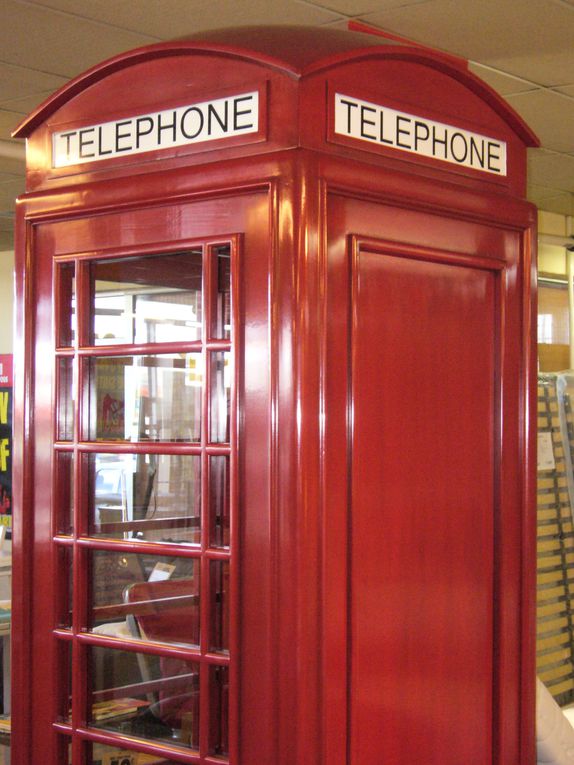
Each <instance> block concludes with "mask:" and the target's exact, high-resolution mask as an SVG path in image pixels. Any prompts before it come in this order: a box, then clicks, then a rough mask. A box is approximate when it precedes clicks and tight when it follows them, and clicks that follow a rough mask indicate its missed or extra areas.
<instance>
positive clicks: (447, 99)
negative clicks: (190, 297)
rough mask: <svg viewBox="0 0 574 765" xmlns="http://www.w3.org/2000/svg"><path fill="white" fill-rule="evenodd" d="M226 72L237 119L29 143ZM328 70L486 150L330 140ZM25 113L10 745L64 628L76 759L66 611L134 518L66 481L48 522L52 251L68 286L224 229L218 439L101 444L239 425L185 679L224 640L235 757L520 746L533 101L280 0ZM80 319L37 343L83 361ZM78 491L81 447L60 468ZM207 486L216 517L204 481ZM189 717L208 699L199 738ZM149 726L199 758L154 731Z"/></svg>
mask: <svg viewBox="0 0 574 765" xmlns="http://www.w3.org/2000/svg"><path fill="white" fill-rule="evenodd" d="M247 87H248V88H249V89H255V88H257V89H258V90H259V91H260V93H261V109H262V115H263V121H262V125H261V130H260V131H259V133H258V134H257V135H255V136H254V137H253V136H251V137H249V138H248V140H236V139H233V140H230V141H228V142H227V143H225V142H222V143H221V144H218V142H211V145H209V146H208V145H194V146H188V147H179V148H177V149H170V150H165V151H155V152H151V153H149V154H141V155H132V156H124V157H121V158H116V159H113V160H109V161H102V162H95V163H91V164H86V165H82V166H77V167H72V168H65V169H58V170H56V169H53V168H51V167H50V164H51V159H50V136H51V133H52V132H53V131H55V130H60V129H62V125H71V126H79V125H90V124H95V123H97V122H102V121H105V120H110V119H120V118H124V117H126V116H130V115H134V114H143V113H146V112H148V111H150V112H151V111H159V110H161V109H167V108H170V107H174V106H176V105H180V104H182V103H194V102H200V101H202V100H206V99H210V98H217V97H219V96H220V95H221V94H222V93H223V94H230V93H234V92H238V91H237V89H238V88H241V89H242V90H244V89H245V88H247ZM335 92H348V93H349V94H350V95H355V96H357V97H361V98H366V99H367V100H369V99H370V100H373V101H374V102H376V103H381V104H389V105H391V106H393V107H395V108H399V109H403V110H404V111H407V112H409V113H414V114H419V115H421V116H426V117H428V118H430V119H436V120H439V121H444V122H446V123H448V124H455V125H460V126H461V127H466V128H468V129H471V130H472V129H473V130H476V131H477V132H480V133H485V134H488V135H492V136H493V137H495V138H499V139H503V140H506V141H507V144H508V156H509V174H508V177H507V178H505V179H504V178H495V179H493V178H491V177H486V176H485V175H484V174H482V173H479V172H477V171H472V170H466V169H464V168H461V167H452V166H445V165H444V164H443V163H440V162H437V161H433V160H425V159H424V158H421V157H418V156H414V155H404V153H403V154H399V153H397V152H396V151H393V150H392V149H387V148H385V147H380V148H379V149H377V150H376V151H374V150H373V147H370V146H368V147H364V146H359V145H355V143H353V142H351V141H347V142H344V141H340V140H338V139H337V140H334V138H335V137H334V135H333V131H332V113H331V110H330V106H329V105H330V104H331V99H332V97H333V94H334V93H335ZM103 105H105V108H104V106H103ZM20 134H21V135H28V136H29V147H30V151H29V162H28V175H27V194H26V195H25V196H24V198H23V199H22V201H21V203H20V204H19V210H20V211H21V212H19V231H18V283H17V284H18V296H19V302H18V311H19V314H18V316H19V321H18V328H19V332H20V338H19V339H20V340H21V343H20V345H19V351H18V354H17V358H16V387H15V405H16V408H15V428H16V430H15V433H16V440H17V444H16V448H15V460H14V463H15V465H14V483H15V500H16V502H15V504H16V513H17V515H16V517H15V536H14V561H15V572H18V579H17V583H16V586H15V596H14V631H15V634H16V635H17V636H18V639H15V641H14V644H15V645H16V644H17V645H18V646H20V647H21V650H22V653H21V654H20V653H18V654H15V661H14V674H15V678H14V687H17V688H19V689H23V693H22V695H21V696H17V697H16V696H15V698H14V709H15V720H14V747H13V755H14V757H13V762H14V765H29V764H30V762H40V761H42V762H46V763H47V765H61V757H62V750H63V746H64V745H63V743H62V742H65V741H66V739H65V737H66V736H70V735H71V733H72V728H71V726H69V725H68V724H67V723H66V722H62V721H61V720H60V721H58V719H57V715H58V712H59V713H60V716H61V711H62V710H63V709H65V707H66V702H67V699H66V698H65V694H66V690H65V685H66V684H65V683H61V682H60V679H61V678H60V675H61V673H62V666H63V664H64V662H63V661H62V658H61V654H62V653H65V648H64V649H62V647H63V646H71V645H72V643H74V673H75V678H76V684H75V687H74V698H75V701H76V709H75V711H74V714H73V720H72V722H73V724H74V725H75V726H76V735H75V736H74V758H75V759H74V762H73V765H90V763H87V764H86V763H85V762H84V760H85V755H84V750H85V742H86V741H90V740H92V741H101V742H110V741H111V740H113V739H112V737H111V736H110V734H109V733H107V732H103V731H97V732H95V731H90V730H89V729H88V728H87V719H86V718H87V715H86V711H87V710H86V709H85V708H84V706H83V705H84V701H83V700H84V699H85V698H86V695H87V692H88V690H89V682H90V679H89V673H86V672H84V664H85V662H86V658H87V655H88V651H89V648H90V646H91V645H99V646H102V645H105V644H106V638H105V637H102V636H92V635H90V634H89V633H88V632H87V631H86V628H87V626H88V620H89V612H90V609H89V604H88V602H87V598H88V578H87V569H86V565H87V564H86V562H87V560H88V559H89V556H90V554H91V551H92V550H93V549H94V548H99V549H102V550H114V549H115V550H117V551H118V552H119V551H124V552H125V553H126V554H129V553H133V552H135V551H137V550H138V549H142V543H138V542H132V541H127V540H117V542H116V541H115V540H101V541H100V540H96V539H90V538H89V537H88V536H87V534H88V531H89V529H88V525H87V522H86V520H87V519H86V517H85V512H83V510H82V505H81V504H78V507H77V511H76V532H75V533H76V537H73V536H72V537H66V536H59V537H57V538H56V540H55V541H54V525H53V519H52V517H51V514H52V515H54V514H56V513H57V504H58V500H59V498H58V497H57V496H56V495H55V494H53V493H52V494H51V493H50V491H49V487H50V485H51V481H52V478H53V476H54V474H55V471H54V470H53V467H52V457H51V455H52V453H53V451H54V449H53V444H52V442H53V438H52V436H53V432H52V431H53V424H54V422H53V421H54V417H55V415H54V384H53V363H54V362H53V358H54V353H55V345H54V343H55V340H54V326H53V325H54V322H55V321H56V320H60V321H61V315H62V304H63V303H66V302H67V301H68V297H67V292H66V290H65V289H63V290H62V291H61V292H60V304H59V305H56V306H54V301H53V290H54V283H53V274H54V264H55V263H56V262H59V263H64V262H68V261H70V262H71V261H74V262H76V264H77V269H78V278H77V284H78V289H79V291H80V292H81V293H82V294H83V296H84V298H86V297H87V291H88V280H87V271H86V268H87V264H88V263H89V262H90V259H92V258H96V257H97V258H98V259H99V258H105V257H107V258H115V257H118V256H129V255H135V256H138V255H143V254H146V253H148V254H150V253H168V252H173V251H174V250H180V249H182V248H185V247H188V246H191V245H193V244H197V243H203V244H205V246H206V247H209V246H210V245H211V244H213V243H214V242H219V241H226V242H230V243H232V245H233V247H235V248H236V251H237V256H238V257H237V268H236V270H235V272H234V276H233V279H234V287H235V294H236V295H237V301H236V302H235V304H234V307H233V310H234V316H235V320H236V326H237V328H238V329H237V333H236V335H235V336H234V337H233V338H232V345H233V347H234V348H235V349H236V353H237V358H238V362H239V363H238V364H237V366H236V370H235V375H236V376H235V380H234V383H233V390H232V406H234V407H235V405H236V406H237V416H236V417H235V418H234V420H233V422H232V423H231V443H230V444H229V445H219V444H218V445H212V446H207V447H206V446H205V442H206V439H207V430H204V441H203V445H196V444H188V445H185V446H180V445H178V444H170V445H165V446H164V445H158V444H150V445H148V444H136V445H131V444H117V445H115V444H113V443H111V444H105V445H103V446H102V447H101V450H102V451H110V450H111V451H117V453H131V452H133V453H145V452H146V451H149V452H150V453H161V452H162V451H165V452H166V453H178V452H179V451H182V452H184V453H187V454H199V453H201V452H202V450H203V452H204V453H205V454H206V455H208V454H220V455H226V454H229V453H230V452H233V453H235V451H234V450H235V449H237V454H238V459H237V461H236V462H235V463H233V466H232V475H231V483H230V487H231V508H232V510H231V515H232V517H231V540H232V542H231V547H232V549H234V550H235V551H236V553H235V554H233V553H232V554H231V573H230V578H231V588H232V591H233V592H234V593H235V595H234V600H233V604H234V605H233V608H232V611H231V635H230V642H231V651H230V658H229V659H227V658H224V659H223V658H218V656H217V654H216V653H215V652H213V651H211V652H208V653H205V652H204V654H203V659H204V662H203V667H202V677H201V680H200V683H201V688H202V692H203V695H204V697H205V696H206V689H207V684H206V680H207V676H208V675H207V673H208V671H210V668H211V667H213V666H216V665H217V664H218V663H219V664H220V665H221V666H224V665H225V666H229V671H230V685H231V697H230V723H229V729H230V732H229V735H230V758H229V759H230V763H231V765H267V764H269V765H293V763H297V765H300V764H301V765H302V764H303V763H305V764H307V763H309V765H371V763H373V765H374V763H377V765H378V763H379V762H381V761H382V760H384V761H385V765H386V762H387V760H388V762H389V763H390V762H392V763H393V765H394V763H397V765H418V763H423V762H424V765H451V764H452V765H458V763H462V762H464V763H469V765H518V764H519V765H533V751H534V747H533V742H534V739H533V735H534V725H533V715H534V662H533V637H532V635H533V571H534V556H533V545H532V540H533V528H534V526H533V519H532V515H533V513H532V511H533V496H534V494H533V477H534V469H533V464H534V463H533V456H532V455H533V454H534V451H533V450H534V441H533V439H534V431H535V426H534V415H533V412H534V409H533V407H532V391H533V390H534V386H533V380H534V374H535V367H534V364H533V355H532V352H531V343H532V342H533V331H534V330H533V326H534V324H533V321H532V316H533V268H534V266H533V263H534V259H533V257H532V249H533V244H532V242H533V231H534V220H535V215H534V211H533V209H532V208H530V207H529V206H528V205H527V204H526V203H524V201H523V199H522V197H523V195H524V189H525V172H526V170H525V168H526V152H525V148H526V146H527V145H532V144H533V143H535V139H534V137H533V136H532V134H531V132H530V131H529V130H528V129H527V128H526V127H525V126H524V124H523V123H522V121H521V120H520V119H519V118H518V117H517V116H516V115H515V114H514V113H512V112H510V111H509V110H508V108H507V107H506V106H503V105H502V104H501V101H500V99H499V98H498V96H496V94H494V93H493V92H492V91H490V90H489V89H488V88H487V87H486V86H484V85H483V84H482V83H480V82H479V81H478V80H477V79H476V78H475V77H473V76H472V75H470V74H469V73H468V72H465V71H464V70H463V69H462V68H461V67H459V66H454V65H452V64H451V63H450V62H448V61H446V60H445V59H444V57H441V56H438V55H437V56H435V55H433V54H432V53H431V52H428V51H421V50H420V49H410V48H407V47H405V46H394V45H392V46H384V45H379V44H378V42H377V41H376V40H374V39H373V38H372V37H368V36H364V35H358V36H356V35H347V34H346V33H339V32H338V31H335V30H322V31H319V30H313V31H309V30H307V31H305V32H303V31H295V30H284V29H283V30H268V31H267V32H262V31H257V32H255V33H254V32H253V31H248V32H227V33H222V34H221V35H214V36H213V39H212V41H209V40H207V39H200V38H197V39H195V40H189V41H183V42H181V41H180V42H175V43H165V44H160V45H157V46H150V47H149V48H146V49H140V50H139V51H136V52H131V53H126V54H122V55H120V56H118V57H116V58H115V59H113V60H112V61H110V62H105V63H104V64H102V65H100V66H97V67H95V68H94V69H92V70H91V71H90V72H88V73H86V74H85V75H82V76H80V77H79V78H77V79H76V80H75V81H73V82H72V83H71V84H70V85H69V86H67V87H65V88H63V89H62V90H61V91H60V92H59V93H58V94H56V95H55V96H54V97H53V98H51V99H49V101H48V102H46V104H45V105H44V106H43V107H42V108H40V109H39V110H38V111H37V112H36V113H35V114H33V115H31V117H30V118H29V119H28V120H27V121H26V122H25V123H24V124H23V126H22V128H21V130H20ZM245 138H246V139H247V136H246V137H245ZM205 295H206V297H207V298H208V299H209V297H210V296H211V295H212V291H211V289H210V287H209V284H208V285H207V287H206V293H205ZM207 310H208V313H209V306H207ZM411 317H415V318H416V320H415V318H411ZM88 329H89V327H88V316H87V313H85V312H84V313H83V314H81V316H80V328H79V336H80V341H81V348H80V347H77V348H74V349H68V348H66V349H62V348H60V349H57V353H58V354H59V355H60V356H69V355H72V354H73V353H75V354H76V355H77V356H78V358H81V361H82V363H78V374H79V390H80V391H83V392H84V393H86V392H87V391H88V383H89V380H88V379H87V372H86V370H87V366H86V364H87V362H88V361H89V360H90V359H92V358H93V357H97V356H98V354H100V353H103V351H102V349H101V348H98V347H97V346H91V345H89V342H90V340H89V331H88ZM178 347H179V346H178V345H177V344H173V343H169V344H167V345H166V346H165V349H166V350H169V351H174V350H176V349H178ZM199 347H200V345H199V344H198V343H195V344H194V343H190V344H188V345H187V346H185V347H183V346H182V347H180V350H186V351H188V352H190V351H197V350H198V349H199ZM228 347H229V343H228V342H227V341H221V340H220V339H219V338H216V339H212V338H208V342H207V344H206V349H207V350H220V351H221V350H225V349H227V348H228ZM453 349H454V351H453ZM126 350H127V349H126V348H125V347H120V346H118V347H115V348H113V349H111V350H110V355H116V356H117V355H121V354H122V353H124V352H125V351H126ZM132 350H134V351H136V352H138V353H144V352H149V351H151V350H152V349H151V348H150V347H148V346H135V347H134V348H133V349H132ZM451 351H453V352H452V353H451ZM106 353H107V351H106ZM84 362H85V363H84ZM208 411H209V406H208V401H207V400H205V401H204V413H206V414H207V413H208ZM77 419H78V427H79V430H77V431H76V440H74V441H71V442H68V441H66V442H61V443H59V444H58V445H57V446H56V447H55V450H56V451H59V452H63V451H66V450H68V451H76V452H81V453H82V454H83V455H87V454H89V453H93V452H94V451H98V450H100V445H94V444H93V443H87V442H84V441H82V440H81V439H80V440H78V434H79V437H81V438H85V437H86V435H87V425H88V412H87V410H86V408H85V407H84V408H82V409H81V410H80V411H78V412H77ZM204 447H205V448H204ZM401 449H402V450H403V451H402V452H401V451H400V450H401ZM401 455H402V456H401ZM380 475H382V476H383V480H382V481H379V480H378V478H379V476H380ZM204 487H205V488H207V487H206V485H205V483H204ZM85 491H86V481H85V470H84V469H83V468H82V469H80V466H79V467H78V468H77V473H76V494H77V496H82V494H84V493H85ZM438 506H440V513H439V512H437V511H436V507H438ZM374 510H376V512H374ZM437 515H438V516H439V517H440V521H441V522H440V523H437V517H436V516H437ZM203 517H204V521H205V522H206V524H207V526H208V525H209V513H208V506H207V505H206V506H205V507H204V513H203ZM207 526H206V528H207ZM74 546H75V548H76V561H77V562H76V564H75V573H76V577H75V583H74V588H75V590H74V592H75V594H74V609H73V610H74V625H73V627H74V629H73V630H72V631H69V630H68V631H67V630H66V625H62V624H56V623H55V621H56V615H59V614H61V613H62V611H63V609H62V607H61V601H62V597H63V594H64V581H65V580H64V577H63V575H62V570H61V569H62V566H61V563H59V560H60V558H61V556H62V555H63V554H65V553H62V552H61V550H68V549H71V548H72V547H74ZM162 550H163V552H165V553H166V554H168V553H169V554H175V555H177V554H178V547H177V545H175V544H174V545H166V546H164V547H163V548H162ZM183 554H184V555H185V554H188V555H190V556H191V557H198V556H203V557H204V559H205V562H204V566H203V568H204V574H205V573H206V571H207V569H208V568H209V566H210V565H211V561H214V560H225V559H227V558H228V557H229V553H228V552H227V551H226V550H221V549H217V550H209V549H208V548H207V540H204V542H203V547H202V548H198V549H197V550H194V551H191V552H190V553H183ZM207 585H208V582H207V580H206V579H205V578H204V581H203V584H202V586H203V588H204V589H203V595H204V599H205V598H206V597H207V596H208V595H209V589H208V587H207ZM58 600H59V601H60V604H59V605H58ZM64 610H65V609H64ZM207 616H208V615H207V614H203V615H200V620H203V621H202V623H203V627H204V633H205V630H206V629H208V626H209V620H208V619H207ZM54 627H56V629H55V630H54V629H53V628H54ZM75 636H76V637H75ZM107 640H108V641H109V638H108V639H107ZM115 645H118V644H117V643H116V644H115ZM125 648H126V650H132V651H133V650H135V649H136V648H137V646H136V645H134V644H133V641H132V642H131V643H130V641H126V643H125ZM202 648H203V649H206V648H207V644H206V643H205V641H204V644H203V645H202ZM145 650H146V651H147V652H151V653H153V652H154V651H155V652H156V653H158V652H159V653H158V655H159V654H161V656H163V657H171V658H172V659H174V658H178V659H181V658H185V655H186V649H185V648H181V647H173V648H171V647H169V646H167V647H165V646H164V647H162V648H157V647H156V646H155V645H153V644H152V645H151V646H150V647H149V648H147V649H145ZM190 651H191V654H193V655H194V656H197V651H198V649H195V648H194V649H190ZM23 657H25V659H24V658H23ZM32 678H33V682H32ZM47 700H49V701H48V702H47ZM200 703H201V704H203V706H202V707H201V710H202V715H205V714H207V706H206V703H205V701H203V702H200ZM54 726H55V727H54ZM210 731H211V727H210V725H209V724H204V727H203V734H202V744H203V745H205V743H206V742H207V741H208V732H210ZM210 735H211V733H210ZM63 737H64V738H63ZM134 748H135V749H138V748H139V749H140V750H141V751H148V752H153V751H156V749H157V747H156V749H154V745H153V744H147V743H143V744H137V743H136V744H134ZM180 752H181V750H180ZM170 758H171V759H173V761H174V762H179V761H181V762H199V761H202V762H204V763H209V762H214V761H215V760H216V758H214V757H210V756H207V755H206V756H204V757H203V759H202V760H201V758H199V757H198V756H197V755H196V754H194V753H183V754H182V753H178V750H176V749H174V750H173V751H171V750H170Z"/></svg>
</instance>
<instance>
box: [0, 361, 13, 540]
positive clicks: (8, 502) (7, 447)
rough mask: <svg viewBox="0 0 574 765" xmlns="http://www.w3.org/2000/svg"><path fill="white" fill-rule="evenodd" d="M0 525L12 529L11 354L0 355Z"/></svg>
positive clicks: (8, 529)
mask: <svg viewBox="0 0 574 765" xmlns="http://www.w3.org/2000/svg"><path fill="white" fill-rule="evenodd" d="M0 525H1V526H5V527H6V532H7V534H8V536H9V532H11V531H12V355H11V354H10V355H6V354H4V355H0Z"/></svg>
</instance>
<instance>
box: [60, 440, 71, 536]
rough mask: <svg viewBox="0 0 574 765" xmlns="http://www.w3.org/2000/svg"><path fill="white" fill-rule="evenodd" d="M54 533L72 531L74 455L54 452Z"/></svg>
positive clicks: (69, 532)
mask: <svg viewBox="0 0 574 765" xmlns="http://www.w3.org/2000/svg"><path fill="white" fill-rule="evenodd" d="M55 480H56V483H55V496H56V506H55V514H56V531H57V533H58V534H72V533H73V531H74V454H73V452H56V475H55Z"/></svg>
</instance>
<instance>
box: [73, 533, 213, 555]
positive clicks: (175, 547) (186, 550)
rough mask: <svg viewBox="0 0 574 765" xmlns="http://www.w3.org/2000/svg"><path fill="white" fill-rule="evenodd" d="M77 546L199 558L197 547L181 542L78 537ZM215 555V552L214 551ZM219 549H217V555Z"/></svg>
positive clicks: (199, 553) (199, 552)
mask: <svg viewBox="0 0 574 765" xmlns="http://www.w3.org/2000/svg"><path fill="white" fill-rule="evenodd" d="M76 544H77V545H78V546H79V547H84V548H89V549H93V550H111V551H117V552H120V551H123V552H131V553H138V552H139V553H142V554H143V555H151V554H152V553H154V554H155V555H161V556H166V555H177V556H179V557H183V558H199V557H201V550H200V549H199V548H198V547H192V546H191V545H183V544H171V543H168V542H157V543H156V542H145V541H142V542H140V541H131V540H124V539H117V540H116V539H91V538H90V537H80V538H79V539H77V540H76ZM214 555H215V553H214ZM218 555H219V551H217V556H216V557H218Z"/></svg>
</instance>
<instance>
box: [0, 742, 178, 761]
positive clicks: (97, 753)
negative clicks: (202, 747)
mask: <svg viewBox="0 0 574 765" xmlns="http://www.w3.org/2000/svg"><path fill="white" fill-rule="evenodd" d="M86 762H88V763H89V765H181V764H180V763H177V762H174V761H173V760H166V758H165V757H163V756H160V755H157V754H144V753H143V752H135V751H133V750H130V749H117V748H116V747H112V746H105V745H104V744H90V754H89V756H88V759H87V760H86ZM0 765H1V763H0Z"/></svg>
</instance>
